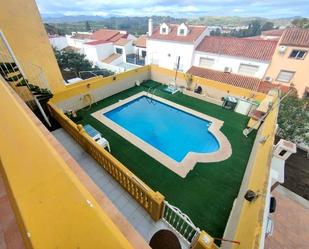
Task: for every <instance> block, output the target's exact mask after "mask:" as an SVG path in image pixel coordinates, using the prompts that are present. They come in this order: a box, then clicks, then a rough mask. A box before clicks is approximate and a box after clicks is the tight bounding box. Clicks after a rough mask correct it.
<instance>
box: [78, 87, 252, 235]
mask: <svg viewBox="0 0 309 249" xmlns="http://www.w3.org/2000/svg"><path fill="white" fill-rule="evenodd" d="M153 86H156V87H157V88H158V89H159V90H157V91H156V95H158V96H160V97H162V98H165V99H168V100H171V101H174V102H175V103H178V104H181V105H184V106H186V107H189V108H191V109H194V110H196V111H199V112H202V113H205V114H207V115H210V116H212V117H215V118H217V119H220V120H223V121H224V125H223V127H222V128H221V130H222V132H223V133H224V134H225V136H226V137H227V138H228V140H229V141H230V143H231V145H232V149H233V153H232V156H231V157H230V158H229V159H227V160H225V161H222V162H217V163H198V164H197V165H196V166H195V167H194V169H193V170H192V171H190V172H189V173H188V175H187V177H186V178H184V179H183V178H181V177H180V176H178V175H177V174H175V173H173V172H172V171H170V170H169V169H168V168H166V167H164V166H163V165H162V164H160V163H159V162H157V161H156V160H155V159H153V158H152V157H150V156H148V155H147V154H145V153H144V152H143V151H142V150H140V149H138V148H137V147H135V146H134V145H132V144H131V143H130V142H128V141H127V140H125V139H124V138H122V137H121V136H120V135H118V134H117V133H115V132H114V131H112V130H111V129H109V128H108V127H106V126H104V125H103V124H102V123H101V122H99V121H97V120H96V119H95V118H93V117H92V116H91V115H90V114H91V113H93V112H95V111H98V110H100V109H102V108H104V107H106V106H109V105H111V104H113V103H115V102H118V100H120V99H125V98H127V97H129V96H131V95H133V94H136V93H138V92H141V91H147V90H148V89H149V87H153ZM163 88H164V86H163V85H161V84H158V83H156V82H153V81H148V82H146V83H144V84H143V85H141V86H139V87H133V88H131V89H128V90H126V91H123V92H120V93H118V94H116V95H113V96H111V97H109V98H106V99H104V100H102V101H99V102H98V103H97V104H93V105H92V106H91V107H90V108H89V107H86V108H84V109H82V110H80V111H78V115H79V116H81V117H82V121H81V122H80V123H81V124H91V125H92V126H93V127H95V128H96V129H97V130H98V131H100V132H101V133H102V134H103V136H104V137H105V138H106V139H107V140H108V141H109V142H110V145H111V148H112V154H113V155H114V156H115V157H116V158H117V159H118V160H119V161H121V162H122V163H123V164H124V165H126V166H127V167H128V168H129V169H130V170H131V171H132V172H133V173H134V174H136V175H137V176H138V177H139V178H140V179H142V180H143V181H144V182H145V183H147V184H148V185H149V186H150V187H151V188H152V189H153V190H155V191H160V192H161V193H162V194H163V195H164V196H165V198H166V200H167V201H168V202H169V203H171V204H172V205H175V206H177V207H178V208H180V209H181V210H182V211H183V212H184V213H186V214H187V215H188V216H189V217H190V218H191V220H192V221H193V222H194V224H195V225H196V226H198V227H200V228H201V229H204V230H205V231H206V232H208V233H209V234H210V235H212V236H213V237H222V236H223V232H224V229H225V226H226V223H227V220H228V217H229V213H230V211H231V208H232V204H233V201H234V199H235V198H236V196H237V194H238V191H239V188H240V184H241V181H242V177H243V174H244V171H245V168H246V165H247V161H248V159H249V155H250V152H251V148H252V145H253V142H254V138H255V134H251V136H250V137H249V138H245V137H244V136H243V134H242V131H243V129H244V128H245V127H246V124H247V122H248V117H246V116H243V115H240V114H237V113H235V112H233V111H229V110H225V109H222V108H221V107H220V106H217V105H214V104H210V103H207V102H205V101H202V100H198V99H195V98H192V97H189V96H186V95H183V94H182V93H176V94H174V95H171V94H169V93H166V92H164V91H162V89H163Z"/></svg>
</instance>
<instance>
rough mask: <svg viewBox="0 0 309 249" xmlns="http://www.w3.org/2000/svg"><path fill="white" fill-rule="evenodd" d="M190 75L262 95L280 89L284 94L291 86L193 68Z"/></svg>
mask: <svg viewBox="0 0 309 249" xmlns="http://www.w3.org/2000/svg"><path fill="white" fill-rule="evenodd" d="M188 73H189V74H192V75H195V76H199V77H202V78H206V79H209V80H214V81H218V82H222V83H226V84H230V85H233V86H237V87H242V88H246V89H249V90H251V91H258V92H262V93H266V94H267V93H268V92H269V91H270V90H271V89H274V88H279V89H280V90H281V91H282V92H284V93H286V92H288V91H289V86H286V85H281V84H273V83H269V82H264V81H261V80H260V79H258V78H253V77H248V76H242V75H238V74H232V73H225V72H221V71H216V70H211V69H206V68H200V67H194V66H193V67H191V68H190V70H189V71H188Z"/></svg>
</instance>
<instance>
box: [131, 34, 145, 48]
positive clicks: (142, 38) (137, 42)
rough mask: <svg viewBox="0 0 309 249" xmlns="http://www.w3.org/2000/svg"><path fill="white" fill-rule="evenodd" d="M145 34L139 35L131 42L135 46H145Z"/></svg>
mask: <svg viewBox="0 0 309 249" xmlns="http://www.w3.org/2000/svg"><path fill="white" fill-rule="evenodd" d="M146 37H147V36H146V35H141V36H140V37H138V38H137V40H135V41H134V42H133V44H134V45H135V46H136V47H140V48H146Z"/></svg>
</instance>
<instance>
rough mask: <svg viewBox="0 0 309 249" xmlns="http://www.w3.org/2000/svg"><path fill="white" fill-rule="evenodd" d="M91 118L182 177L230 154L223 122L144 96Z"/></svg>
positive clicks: (116, 105) (129, 100)
mask: <svg viewBox="0 0 309 249" xmlns="http://www.w3.org/2000/svg"><path fill="white" fill-rule="evenodd" d="M92 116H93V117H95V118H96V119H98V120H99V121H101V122H102V123H103V124H104V125H106V126H108V127H110V128H111V129H112V130H113V131H115V132H117V133H118V134H120V135H121V136H123V137H124V138H125V139H127V140H128V141H129V142H131V143H132V144H134V145H136V146H137V147H139V148H140V149H142V150H144V152H146V153H147V154H149V155H150V156H152V157H153V158H155V159H156V160H158V161H159V162H161V163H162V164H163V165H164V166H166V167H168V168H170V169H171V170H173V171H174V172H175V173H177V174H179V175H180V176H182V177H184V176H185V175H186V174H187V173H188V172H189V171H190V170H192V169H193V167H194V165H195V164H196V162H213V161H221V160H224V159H226V158H227V157H229V156H230V154H231V147H230V144H229V142H228V140H227V139H226V137H225V136H224V134H223V133H222V132H221V131H220V128H221V126H222V125H223V122H222V121H220V120H218V119H215V118H213V117H210V116H208V115H206V114H203V113H199V112H196V111H194V110H192V109H189V108H187V107H184V106H180V105H177V104H175V103H173V102H171V101H168V100H166V99H163V98H160V97H157V96H152V97H151V98H150V97H149V96H148V94H147V93H146V92H141V93H138V94H136V95H133V96H131V97H129V98H127V99H125V100H122V101H119V102H118V103H115V104H113V105H111V106H109V107H107V108H104V109H102V110H100V111H98V112H95V113H93V114H92ZM103 136H104V134H103Z"/></svg>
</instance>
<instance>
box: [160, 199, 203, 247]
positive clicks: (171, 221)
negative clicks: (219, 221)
mask: <svg viewBox="0 0 309 249" xmlns="http://www.w3.org/2000/svg"><path fill="white" fill-rule="evenodd" d="M162 218H163V220H164V221H165V222H166V223H167V224H168V225H169V226H170V227H171V228H172V229H173V230H174V231H175V232H176V233H177V234H178V235H179V236H181V237H182V238H183V239H184V240H185V241H187V242H188V243H189V244H192V243H193V242H194V240H195V238H197V237H198V235H199V233H200V229H199V228H198V227H196V226H195V225H194V224H193V222H192V221H191V220H190V218H189V217H188V216H187V215H186V214H184V213H182V212H181V210H180V209H179V208H177V207H175V206H173V205H171V204H169V203H168V202H167V201H164V209H163V217H162Z"/></svg>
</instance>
